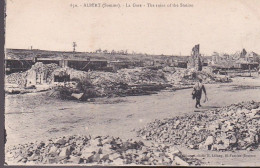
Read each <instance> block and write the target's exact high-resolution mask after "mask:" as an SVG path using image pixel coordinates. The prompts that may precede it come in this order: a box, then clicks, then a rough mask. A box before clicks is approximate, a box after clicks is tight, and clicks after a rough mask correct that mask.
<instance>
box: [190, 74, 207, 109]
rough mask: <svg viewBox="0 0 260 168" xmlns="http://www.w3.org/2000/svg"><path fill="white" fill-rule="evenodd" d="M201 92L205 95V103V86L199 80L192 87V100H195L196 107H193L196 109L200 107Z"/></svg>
mask: <svg viewBox="0 0 260 168" xmlns="http://www.w3.org/2000/svg"><path fill="white" fill-rule="evenodd" d="M202 91H203V92H204V93H205V101H206V100H207V99H208V98H207V93H206V89H205V86H204V85H203V84H202V79H199V81H198V82H197V83H196V84H195V85H194V87H193V92H192V95H193V99H195V98H196V105H195V107H196V108H198V106H200V107H201V104H200V99H201V95H202Z"/></svg>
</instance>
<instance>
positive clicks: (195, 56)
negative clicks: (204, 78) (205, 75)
mask: <svg viewBox="0 0 260 168" xmlns="http://www.w3.org/2000/svg"><path fill="white" fill-rule="evenodd" d="M188 68H194V69H195V70H197V71H201V70H202V58H201V54H200V45H199V44H197V45H195V46H194V47H193V48H192V52H191V57H190V58H189V60H188Z"/></svg>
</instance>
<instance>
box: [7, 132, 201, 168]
mask: <svg viewBox="0 0 260 168" xmlns="http://www.w3.org/2000/svg"><path fill="white" fill-rule="evenodd" d="M5 157H6V162H7V163H14V164H28V165H30V164H31V165H32V164H86V165H125V164H131V165H182V166H188V165H198V164H200V161H199V160H197V159H194V158H191V157H189V158H188V157H186V156H184V155H183V154H182V153H181V152H180V151H179V150H178V149H177V148H176V147H173V146H166V145H163V144H161V145H159V144H152V145H149V146H147V145H144V143H143V142H142V141H133V140H126V141H123V140H122V139H120V138H114V137H111V136H97V137H95V138H91V136H68V137H60V138H57V139H50V140H48V141H45V142H44V141H42V142H39V143H38V142H36V143H30V144H24V145H18V146H13V147H10V148H8V149H7V151H6V156H5Z"/></svg>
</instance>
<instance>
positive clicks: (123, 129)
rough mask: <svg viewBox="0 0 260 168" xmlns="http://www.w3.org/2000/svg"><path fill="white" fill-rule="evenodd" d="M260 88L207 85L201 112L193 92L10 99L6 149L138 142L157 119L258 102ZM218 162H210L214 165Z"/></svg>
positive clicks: (237, 83) (238, 82)
mask: <svg viewBox="0 0 260 168" xmlns="http://www.w3.org/2000/svg"><path fill="white" fill-rule="evenodd" d="M259 86H260V79H259V78H257V79H252V78H236V79H234V82H233V83H228V84H212V85H206V89H207V92H208V98H209V101H208V102H206V103H204V104H202V105H203V107H202V108H201V109H200V110H195V108H194V105H195V102H194V100H192V99H191V89H185V90H178V91H176V92H169V91H164V92H160V93H158V94H155V95H148V96H132V97H121V98H112V99H106V98H100V99H97V100H96V101H95V102H92V103H89V102H74V101H63V100H57V99H54V98H50V97H47V99H46V94H48V93H46V92H45V93H31V94H24V95H7V96H6V112H5V122H6V130H7V144H6V145H7V146H9V145H16V144H19V143H26V142H31V141H35V140H38V141H41V140H45V139H48V138H51V137H59V136H63V135H71V134H94V135H113V136H119V137H121V138H123V139H124V138H133V139H134V138H136V133H135V131H134V129H138V128H140V127H143V126H145V125H146V124H147V123H148V122H151V121H154V120H155V119H164V118H169V117H173V116H179V115H183V114H189V113H194V112H201V111H204V110H207V109H212V108H217V107H221V106H225V105H229V104H232V103H237V102H241V101H249V100H254V101H260V96H259V95H260V88H259ZM203 98H204V97H203ZM203 98H202V99H203ZM187 152H188V153H190V152H189V151H188V150H187ZM191 153H192V152H191ZM258 156H260V153H258ZM206 160H207V159H206ZM221 160H225V159H223V158H222V159H221ZM211 161H212V160H211ZM214 163H215V162H214V161H212V163H211V164H214ZM259 164H260V163H259Z"/></svg>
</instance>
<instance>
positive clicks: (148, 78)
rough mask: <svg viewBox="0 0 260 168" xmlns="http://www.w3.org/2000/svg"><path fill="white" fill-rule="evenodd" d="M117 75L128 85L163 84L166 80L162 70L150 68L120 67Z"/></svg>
mask: <svg viewBox="0 0 260 168" xmlns="http://www.w3.org/2000/svg"><path fill="white" fill-rule="evenodd" d="M118 75H119V76H120V78H122V79H123V80H124V82H125V83H128V84H129V85H133V84H150V83H154V84H155V83H156V84H165V83H166V82H167V80H166V78H165V76H164V75H165V74H164V72H163V71H162V70H151V69H148V68H134V69H121V70H119V71H118Z"/></svg>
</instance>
